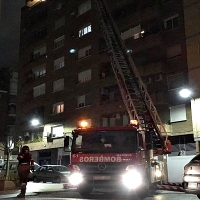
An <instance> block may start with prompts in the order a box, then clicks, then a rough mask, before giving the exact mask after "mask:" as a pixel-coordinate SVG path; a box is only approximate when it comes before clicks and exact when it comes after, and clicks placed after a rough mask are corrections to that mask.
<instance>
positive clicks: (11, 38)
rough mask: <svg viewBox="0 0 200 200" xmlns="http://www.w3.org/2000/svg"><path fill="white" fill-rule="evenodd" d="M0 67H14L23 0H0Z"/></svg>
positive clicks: (16, 62)
mask: <svg viewBox="0 0 200 200" xmlns="http://www.w3.org/2000/svg"><path fill="white" fill-rule="evenodd" d="M0 2H1V12H0V14H1V17H0V68H2V67H10V68H11V69H16V68H17V65H18V49H19V36H20V15H21V8H22V7H23V6H24V5H25V0H0Z"/></svg>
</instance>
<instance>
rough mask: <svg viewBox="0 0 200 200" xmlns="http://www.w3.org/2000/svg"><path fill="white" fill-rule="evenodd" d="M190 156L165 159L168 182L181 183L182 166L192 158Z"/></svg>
mask: <svg viewBox="0 0 200 200" xmlns="http://www.w3.org/2000/svg"><path fill="white" fill-rule="evenodd" d="M194 156H195V155H190V156H173V157H168V158H167V170H168V182H171V183H181V182H182V177H183V173H184V166H185V165H186V164H187V163H188V162H189V161H190V160H191V159H192V158H193V157H194Z"/></svg>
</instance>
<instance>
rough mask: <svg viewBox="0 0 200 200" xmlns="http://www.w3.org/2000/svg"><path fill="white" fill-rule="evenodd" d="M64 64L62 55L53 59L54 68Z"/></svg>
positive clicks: (61, 66)
mask: <svg viewBox="0 0 200 200" xmlns="http://www.w3.org/2000/svg"><path fill="white" fill-rule="evenodd" d="M64 66H65V59H64V56H63V57H60V58H58V59H56V60H54V69H55V70H56V69H60V68H63V67H64Z"/></svg>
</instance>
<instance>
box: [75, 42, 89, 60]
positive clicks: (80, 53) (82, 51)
mask: <svg viewBox="0 0 200 200" xmlns="http://www.w3.org/2000/svg"><path fill="white" fill-rule="evenodd" d="M89 55H91V45H90V46H87V47H85V48H83V49H80V50H78V59H81V58H84V57H87V56H89Z"/></svg>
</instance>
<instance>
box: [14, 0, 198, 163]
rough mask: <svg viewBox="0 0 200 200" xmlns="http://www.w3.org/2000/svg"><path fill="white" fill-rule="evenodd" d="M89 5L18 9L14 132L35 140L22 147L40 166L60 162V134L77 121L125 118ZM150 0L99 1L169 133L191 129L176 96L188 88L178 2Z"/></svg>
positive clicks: (34, 3)
mask: <svg viewBox="0 0 200 200" xmlns="http://www.w3.org/2000/svg"><path fill="white" fill-rule="evenodd" d="M92 2H93V1H91V0H79V1H77V0H73V1H65V0H46V1H39V0H26V6H25V7H23V8H22V14H21V41H20V66H19V82H18V86H19V87H18V103H17V110H18V112H17V134H18V135H19V136H21V137H23V138H24V139H27V140H34V138H35V137H38V136H40V137H42V141H41V142H38V143H30V144H29V146H30V147H31V151H32V153H33V155H34V156H35V157H36V158H37V160H38V162H39V163H40V164H43V163H45V162H47V163H53V164H54V163H55V162H58V161H59V162H60V163H63V164H66V158H67V156H68V155H67V153H65V152H63V148H62V147H63V138H64V135H66V134H70V132H71V130H72V129H73V128H74V127H77V126H78V124H79V122H80V121H81V120H83V119H84V120H87V121H88V122H89V124H90V125H91V126H115V125H127V124H128V121H129V119H128V114H127V112H126V109H125V106H124V104H123V101H122V98H121V95H120V92H119V88H118V86H117V82H116V79H115V77H114V73H113V72H112V66H111V63H110V57H109V52H108V51H109V49H108V48H107V46H106V44H105V41H104V38H103V34H102V31H101V28H100V23H99V16H98V12H97V9H96V8H95V5H94V4H93V3H92ZM158 2H159V3H157V2H156V1H147V2H146V1H142V0H138V1H129V0H126V1H125V0H117V1H116V0H115V1H112V0H110V1H107V3H108V7H109V9H110V12H111V14H112V16H113V19H114V20H115V22H116V23H117V26H118V28H119V32H120V33H121V37H122V39H123V40H124V42H125V44H126V46H127V49H128V51H127V53H130V54H131V55H132V57H133V59H134V61H135V64H136V66H137V68H138V70H139V72H140V74H141V76H142V79H143V80H144V82H145V84H146V86H147V89H148V92H149V94H150V96H151V98H152V100H153V102H154V104H155V106H156V108H157V111H158V113H159V115H160V117H161V119H162V121H163V123H164V125H165V127H166V129H167V131H168V133H169V135H173V136H176V135H185V134H192V133H193V130H192V121H191V116H190V115H191V112H190V109H189V107H188V106H187V104H188V105H189V103H188V101H187V100H184V99H181V98H180V97H179V94H178V92H179V90H180V89H181V88H183V87H185V86H187V85H188V67H187V54H186V38H185V27H184V6H183V1H182V0H162V1H158ZM33 118H37V119H39V121H40V124H39V125H38V126H35V127H33V126H31V124H30V122H31V120H32V119H33ZM50 140H51V142H49V141H50ZM175 151H176V150H175ZM177 151H179V150H177ZM192 151H195V147H194V149H192ZM175 153H177V152H175Z"/></svg>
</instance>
